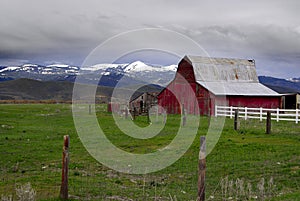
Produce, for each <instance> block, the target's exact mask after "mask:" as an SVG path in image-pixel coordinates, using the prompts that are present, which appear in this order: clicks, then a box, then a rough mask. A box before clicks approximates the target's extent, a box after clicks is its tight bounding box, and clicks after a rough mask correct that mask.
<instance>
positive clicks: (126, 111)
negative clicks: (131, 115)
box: [125, 107, 128, 119]
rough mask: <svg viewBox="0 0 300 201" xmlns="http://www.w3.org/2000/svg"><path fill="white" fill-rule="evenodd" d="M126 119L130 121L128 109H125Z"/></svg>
mask: <svg viewBox="0 0 300 201" xmlns="http://www.w3.org/2000/svg"><path fill="white" fill-rule="evenodd" d="M125 119H128V107H125Z"/></svg>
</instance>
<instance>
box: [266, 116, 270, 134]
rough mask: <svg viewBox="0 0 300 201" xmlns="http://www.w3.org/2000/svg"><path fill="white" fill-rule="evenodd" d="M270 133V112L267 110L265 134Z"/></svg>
mask: <svg viewBox="0 0 300 201" xmlns="http://www.w3.org/2000/svg"><path fill="white" fill-rule="evenodd" d="M270 133H271V112H270V111H268V112H267V122H266V134H270Z"/></svg>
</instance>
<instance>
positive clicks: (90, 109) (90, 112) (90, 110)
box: [89, 105, 92, 114]
mask: <svg viewBox="0 0 300 201" xmlns="http://www.w3.org/2000/svg"><path fill="white" fill-rule="evenodd" d="M89 114H92V107H91V105H89Z"/></svg>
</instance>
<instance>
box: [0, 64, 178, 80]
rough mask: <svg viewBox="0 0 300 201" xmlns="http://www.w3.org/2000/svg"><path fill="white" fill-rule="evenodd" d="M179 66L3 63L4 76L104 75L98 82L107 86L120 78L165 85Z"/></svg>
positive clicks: (65, 77) (1, 72)
mask: <svg viewBox="0 0 300 201" xmlns="http://www.w3.org/2000/svg"><path fill="white" fill-rule="evenodd" d="M176 69H177V65H170V66H154V65H149V64H145V63H143V62H141V61H136V62H133V63H127V64H97V65H93V66H84V67H81V68H79V67H77V66H70V65H67V64H51V65H47V66H41V65H37V64H24V65H22V66H0V77H2V78H12V79H18V78H30V79H36V80H42V81H65V80H66V81H74V80H75V78H76V76H78V75H85V78H86V79H87V80H86V82H87V83H88V82H89V80H95V79H97V78H99V77H100V76H101V80H100V82H99V84H100V85H104V86H115V85H116V84H117V83H118V82H119V81H120V80H121V79H122V82H124V83H123V85H124V84H126V85H131V84H139V83H151V84H157V85H161V86H166V85H167V84H168V83H169V82H170V81H171V80H172V79H173V78H174V75H175V72H176Z"/></svg>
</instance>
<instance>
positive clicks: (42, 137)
mask: <svg viewBox="0 0 300 201" xmlns="http://www.w3.org/2000/svg"><path fill="white" fill-rule="evenodd" d="M96 112H97V113H96V114H97V117H98V119H99V125H100V126H101V128H102V129H103V131H104V132H105V134H106V136H107V137H108V138H109V139H110V141H111V142H112V143H113V144H115V145H116V146H117V147H119V148H121V149H123V150H125V151H127V152H131V153H140V154H143V153H150V152H153V151H155V150H156V149H159V148H163V147H164V146H166V145H167V144H169V143H170V142H171V141H172V139H173V138H174V137H175V134H176V132H177V131H178V128H179V123H178V122H179V120H180V117H179V116H178V115H169V116H168V120H167V123H166V126H165V128H164V129H163V130H162V131H161V132H160V134H159V135H158V136H155V137H154V138H151V139H147V140H138V139H133V138H131V137H128V136H126V135H124V134H122V132H121V131H120V130H119V129H118V127H117V126H116V125H115V123H114V120H113V119H112V116H111V114H110V113H107V112H106V105H97V106H96ZM211 121H213V119H212V120H211ZM200 122H201V123H200V127H199V129H198V135H197V137H196V138H195V140H194V143H193V144H192V146H191V147H190V149H189V150H188V151H187V152H186V153H185V155H184V156H183V157H182V158H181V159H179V160H178V161H177V162H176V163H174V164H173V165H171V166H169V167H167V168H165V169H163V170H161V171H159V172H156V173H151V174H146V175H130V174H123V173H118V172H116V171H114V170H111V169H109V168H107V167H105V166H103V165H101V164H100V163H98V162H97V161H96V160H95V159H93V158H92V157H91V156H90V155H89V154H88V152H87V151H86V150H85V148H84V147H83V145H82V143H81V141H80V140H79V137H78V135H77V133H76V130H75V127H74V122H73V119H72V111H71V105H68V104H53V105H52V104H24V105H14V104H2V105H0V196H1V195H6V196H7V195H13V196H14V197H16V195H15V188H16V187H17V186H18V185H23V184H26V183H27V182H30V183H31V185H32V187H33V189H34V190H35V191H36V197H37V199H38V200H57V197H58V194H59V189H60V182H61V177H60V176H61V157H62V144H63V136H64V135H67V134H68V135H70V138H71V144H70V170H69V194H70V195H71V200H195V199H196V195H197V171H198V170H197V168H198V150H199V137H200V136H201V135H205V134H206V132H207V129H208V125H209V119H208V118H207V117H201V118H200ZM135 123H136V124H137V125H139V126H140V127H145V126H147V125H148V123H147V118H146V117H138V118H137V119H136V120H135ZM262 179H263V180H264V183H263V191H262V189H261V188H260V186H261V185H262V181H263V180H262ZM240 180H242V181H243V183H244V185H243V186H244V189H245V190H246V189H248V188H247V185H248V184H249V186H251V190H252V195H253V198H252V199H253V200H262V198H260V197H259V196H260V194H261V193H262V194H263V195H264V196H265V198H264V199H265V200H274V201H275V200H300V193H299V192H300V125H299V124H298V125H297V124H295V123H293V122H274V121H273V122H272V134H270V135H266V134H265V122H259V121H258V120H247V121H244V120H242V121H241V129H240V130H239V131H238V132H237V131H234V130H233V120H232V119H226V122H225V126H224V129H223V131H222V135H221V138H220V139H219V141H218V143H217V145H216V147H215V148H214V150H213V151H212V152H211V154H209V155H208V157H207V172H206V197H207V200H228V199H230V198H229V197H232V199H233V200H245V199H246V196H244V195H242V193H240V194H241V195H237V194H238V191H239V190H238V189H237V188H236V183H237V181H240ZM226 181H228V182H227V186H226V185H225V183H226ZM224 186H226V187H224ZM225 189H226V191H227V192H226V195H225V192H224V191H225ZM230 194H231V195H230ZM236 196H237V197H239V198H238V199H236ZM243 196H244V197H243ZM255 196H257V198H255ZM0 198H1V197H0Z"/></svg>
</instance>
